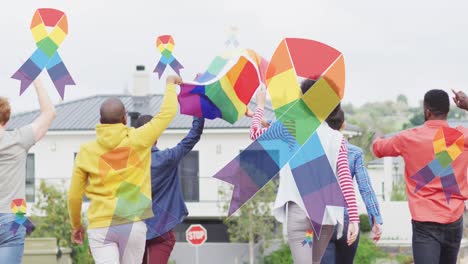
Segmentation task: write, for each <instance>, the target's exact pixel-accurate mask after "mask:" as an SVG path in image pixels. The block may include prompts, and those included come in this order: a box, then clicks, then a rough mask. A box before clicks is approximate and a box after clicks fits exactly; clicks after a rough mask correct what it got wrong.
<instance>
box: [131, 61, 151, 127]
mask: <svg viewBox="0 0 468 264" xmlns="http://www.w3.org/2000/svg"><path fill="white" fill-rule="evenodd" d="M149 81H150V80H149V74H148V72H147V71H145V66H144V65H137V66H136V71H135V73H134V74H133V96H132V99H133V109H132V110H133V111H132V115H131V118H132V119H135V120H136V118H138V116H139V115H140V114H143V115H145V114H152V113H150V97H149V96H148V94H149V87H150V82H149ZM135 120H134V121H135Z"/></svg>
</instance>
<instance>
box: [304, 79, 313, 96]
mask: <svg viewBox="0 0 468 264" xmlns="http://www.w3.org/2000/svg"><path fill="white" fill-rule="evenodd" d="M315 82H316V81H315V80H313V79H305V80H304V81H302V83H301V91H302V94H303V95H304V94H305V93H306V92H307V91H308V90H309V89H310V88H311V87H312V86H313V85H314V84H315Z"/></svg>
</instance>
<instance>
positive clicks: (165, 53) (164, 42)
mask: <svg viewBox="0 0 468 264" xmlns="http://www.w3.org/2000/svg"><path fill="white" fill-rule="evenodd" d="M156 46H157V47H158V50H159V52H161V59H159V62H158V64H157V65H156V68H154V71H153V72H157V73H158V77H159V79H161V76H162V74H163V72H164V70H165V69H166V66H167V65H168V64H169V65H170V66H171V67H172V69H173V70H174V71H175V72H176V73H177V75H180V69H183V68H184V66H182V64H180V63H179V62H178V61H177V59H176V58H175V57H174V55H172V51H173V50H174V39H173V38H172V36H170V35H164V36H159V37H158V39H157V40H156Z"/></svg>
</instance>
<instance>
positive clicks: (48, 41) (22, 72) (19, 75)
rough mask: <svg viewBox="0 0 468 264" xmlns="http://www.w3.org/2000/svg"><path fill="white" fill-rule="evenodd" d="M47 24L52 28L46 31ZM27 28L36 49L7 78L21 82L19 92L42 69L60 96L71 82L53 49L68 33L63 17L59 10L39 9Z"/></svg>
mask: <svg viewBox="0 0 468 264" xmlns="http://www.w3.org/2000/svg"><path fill="white" fill-rule="evenodd" d="M47 27H52V28H53V29H52V30H51V31H50V33H48V31H47ZM30 28H31V32H32V35H33V38H34V41H35V42H36V46H37V49H36V51H35V52H34V53H33V55H32V56H31V57H30V58H29V59H28V60H27V61H26V62H25V63H24V64H23V65H22V66H21V68H19V70H18V71H16V72H15V74H13V76H12V77H11V78H13V79H16V80H20V81H21V88H20V95H21V94H23V93H24V91H26V89H27V88H28V87H29V86H30V85H31V83H32V82H33V81H34V80H35V79H36V78H37V77H38V76H39V74H40V73H41V71H42V70H43V69H44V68H46V69H47V72H48V73H49V76H50V78H51V79H52V82H53V83H54V85H55V88H56V89H57V92H58V93H59V94H60V97H61V98H62V99H63V97H64V93H65V86H66V85H74V84H75V82H74V81H73V79H72V77H71V76H70V73H69V72H68V70H67V67H65V64H64V63H63V61H62V58H60V55H59V54H58V52H57V50H58V48H59V47H60V45H61V44H62V42H63V41H64V40H65V37H66V36H67V34H68V21H67V16H66V15H65V13H63V12H62V11H60V10H56V9H51V8H40V9H37V11H36V13H34V17H33V19H32V21H31V27H30Z"/></svg>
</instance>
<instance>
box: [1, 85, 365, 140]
mask: <svg viewBox="0 0 468 264" xmlns="http://www.w3.org/2000/svg"><path fill="white" fill-rule="evenodd" d="M110 97H117V98H119V99H120V100H122V102H123V103H124V105H125V108H126V110H127V112H135V111H136V110H135V109H136V108H138V106H137V104H138V101H137V100H135V99H136V98H138V97H135V96H132V95H96V96H92V97H86V98H82V99H78V100H74V101H69V102H65V103H61V104H59V105H57V106H56V111H57V117H56V119H55V120H54V122H53V123H52V126H51V128H50V131H83V130H94V129H95V127H96V124H98V123H99V114H98V113H99V108H100V106H101V104H102V103H103V102H104V101H105V100H106V99H108V98H110ZM140 98H141V97H140ZM162 99H163V95H154V94H153V95H149V96H148V100H149V104H148V106H149V109H148V111H149V112H150V113H151V114H154V113H156V112H157V111H158V110H159V106H160V105H161V103H162ZM255 106H256V104H255V102H252V103H250V105H249V107H250V108H251V109H255ZM143 114H148V113H143ZM38 115H39V110H35V111H30V112H25V113H20V114H16V115H13V116H12V118H11V119H10V121H9V122H8V125H7V129H15V128H19V127H22V126H25V125H27V124H30V123H31V122H33V120H34V119H35V118H36V117H37V116H38ZM70 117H72V118H70ZM265 118H267V119H274V112H273V110H272V109H271V108H270V107H265ZM250 123H251V120H250V118H246V117H242V118H241V119H240V120H239V121H237V122H236V123H235V124H234V125H231V124H229V123H228V122H226V121H224V120H222V119H215V120H206V122H205V128H207V129H210V128H211V129H223V128H249V127H250ZM191 126H192V117H191V116H187V115H181V114H178V115H177V116H176V117H175V118H174V120H173V121H172V122H171V124H170V125H169V129H189V128H191ZM346 130H347V131H348V132H359V131H360V130H359V128H358V127H357V126H354V125H351V124H348V125H347V126H346Z"/></svg>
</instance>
